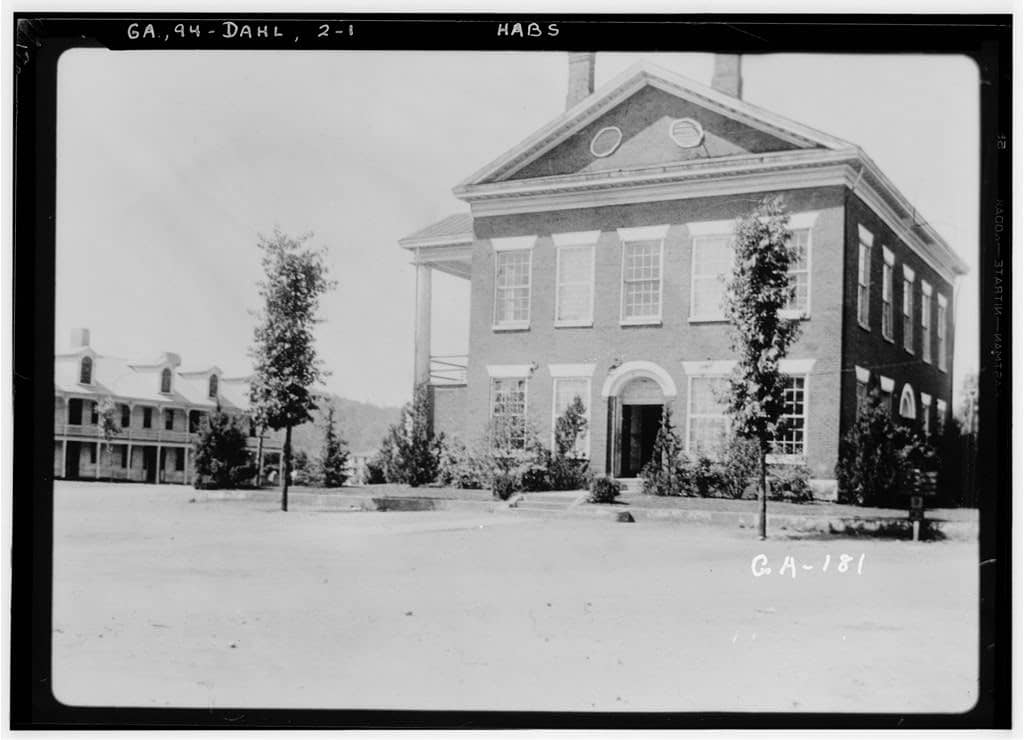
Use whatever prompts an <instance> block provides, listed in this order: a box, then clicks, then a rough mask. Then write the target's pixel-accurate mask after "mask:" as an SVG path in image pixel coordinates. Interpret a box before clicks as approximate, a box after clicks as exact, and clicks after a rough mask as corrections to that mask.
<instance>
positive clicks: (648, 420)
mask: <svg viewBox="0 0 1024 740" xmlns="http://www.w3.org/2000/svg"><path fill="white" fill-rule="evenodd" d="M663 408H664V406H661V405H657V406H655V405H642V406H640V405H637V406H634V405H631V404H623V405H622V445H621V447H622V460H621V461H620V463H619V469H620V470H621V471H622V472H621V473H620V475H621V476H622V477H623V478H636V477H637V476H639V475H640V471H641V470H643V468H644V466H645V465H646V464H647V463H648V462H649V461H650V459H651V455H652V454H653V453H654V440H655V438H656V437H657V436H658V427H659V426H660V425H661V413H662V409H663Z"/></svg>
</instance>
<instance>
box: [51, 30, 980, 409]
mask: <svg viewBox="0 0 1024 740" xmlns="http://www.w3.org/2000/svg"><path fill="white" fill-rule="evenodd" d="M640 59H649V60H650V61H653V62H655V63H657V64H660V65H662V66H664V67H667V68H670V69H673V70H675V71H677V72H679V73H681V74H684V75H687V76H689V77H691V78H693V79H695V80H697V81H698V82H702V83H705V84H707V83H708V82H709V81H710V77H711V64H712V57H711V56H710V55H707V54H647V55H639V54H611V53H600V54H598V57H597V84H598V85H600V84H602V83H604V82H606V81H608V80H609V79H611V78H612V77H614V76H615V75H617V74H618V73H619V72H621V71H623V70H624V69H626V68H627V67H629V66H630V65H631V64H633V63H635V62H637V61H639V60H640ZM743 65H744V67H743V73H744V87H743V94H744V98H746V99H747V100H749V101H750V102H752V103H755V104H757V105H760V106H762V107H765V108H768V109H770V110H773V111H775V112H777V113H780V114H782V115H785V116H788V117H790V118H793V119H795V120H797V121H800V122H802V123H805V124H807V125H809V126H812V127H815V128H818V129H820V130H822V131H825V132H827V133H830V134H833V135H835V136H838V137H840V138H843V139H846V140H849V141H852V142H853V143H855V144H858V145H859V146H861V147H862V148H863V149H864V150H865V151H866V152H867V153H868V155H869V156H871V157H872V158H873V159H874V160H875V162H877V163H878V165H879V166H880V167H881V168H882V169H883V170H884V171H885V172H886V174H887V175H888V176H889V177H890V179H892V181H893V182H894V183H895V184H896V185H897V187H899V188H900V189H901V190H902V191H903V193H904V194H905V195H906V196H907V197H908V198H909V199H910V200H911V202H913V203H914V204H915V205H916V206H917V208H918V209H919V211H920V212H921V214H922V215H923V216H924V217H925V218H926V219H928V220H929V221H930V222H931V223H932V225H933V226H935V228H936V229H937V230H938V231H939V232H940V233H941V234H943V236H945V237H946V239H947V240H948V241H949V242H950V243H951V244H952V245H953V247H954V249H956V250H957V252H958V253H959V254H960V255H961V256H962V257H963V258H964V259H965V260H966V262H967V263H968V264H969V265H970V266H971V271H972V272H971V274H970V275H968V276H967V278H965V279H963V280H962V281H961V284H960V289H959V296H958V298H957V306H956V317H957V336H956V360H955V368H954V369H955V372H954V383H955V387H956V388H959V385H960V379H961V378H962V376H963V374H964V373H965V372H969V371H973V370H975V369H976V367H977V352H978V350H977V347H978V332H977V315H978V314H977V295H978V292H977V246H978V245H977V231H978V172H977V168H978V94H977V87H978V75H977V70H976V68H975V66H974V64H973V63H972V62H970V61H969V60H967V59H966V58H963V57H954V56H927V57H926V56H870V55H864V56H846V55H835V56H832V55H796V54H780V55H766V56H745V57H744V61H743ZM566 73H567V61H566V55H565V54H564V53H530V54H527V53H467V52H451V53H437V52H290V53H284V52H251V53H250V52H191V51H190V52H183V53H182V52H178V53H174V52H109V51H103V50H91V49H89V50H86V49H77V50H74V51H71V52H68V53H65V54H64V55H63V56H62V57H61V60H60V71H59V87H58V96H59V97H58V166H57V181H58V186H57V276H56V277H57V286H56V287H57V306H56V327H55V330H56V341H57V349H58V351H61V350H63V349H66V348H67V346H68V335H69V333H70V330H71V329H72V328H73V327H77V326H86V327H89V328H90V329H91V330H92V344H93V346H94V347H95V348H96V349H97V350H98V351H99V352H101V353H106V354H114V355H119V356H124V357H129V358H146V357H153V356H156V355H158V354H159V353H160V352H162V351H165V350H167V351H173V352H177V353H179V354H180V355H181V356H182V360H183V367H185V368H199V367H206V366H209V365H211V364H217V365H219V366H220V367H221V368H222V369H223V370H224V371H225V372H226V373H229V374H236V373H238V374H241V373H246V372H249V370H250V363H249V360H248V357H247V354H246V350H247V347H248V345H249V343H250V340H251V337H252V326H253V319H252V317H251V315H250V313H249V311H250V310H251V309H255V308H256V307H257V306H258V300H257V295H256V290H255V282H256V280H258V279H259V277H260V274H259V252H258V250H257V249H256V236H257V234H258V233H266V234H269V233H270V232H271V231H272V229H273V228H274V227H275V226H279V227H280V228H281V229H283V230H285V231H287V232H291V233H294V234H298V233H302V232H307V231H312V232H314V233H315V237H314V243H315V244H317V245H320V244H323V245H326V246H327V247H328V248H329V254H330V263H331V268H332V270H333V274H334V276H335V278H336V279H337V280H338V283H339V285H338V288H337V290H336V291H335V292H334V293H333V294H331V295H330V296H328V297H327V298H326V299H325V301H324V303H323V310H322V315H323V317H324V319H325V321H324V323H323V324H322V326H321V327H320V331H319V348H320V351H321V353H322V355H323V357H324V360H325V361H326V364H327V365H328V367H330V368H331V370H332V372H333V375H332V377H331V379H330V381H329V383H328V385H329V387H330V388H331V389H332V390H333V391H335V392H336V393H338V394H340V395H342V396H345V397H348V398H352V399H356V400H365V401H371V402H375V403H387V404H398V403H402V402H404V401H405V400H407V399H408V397H409V395H410V390H411V384H412V338H413V333H412V332H413V306H414V285H415V283H414V273H413V269H412V268H411V266H410V265H409V259H408V254H407V253H406V252H405V251H404V250H401V249H399V247H398V245H397V242H398V240H399V239H400V238H401V237H403V236H405V235H407V234H409V233H411V232H413V231H416V230H417V229H419V228H421V227H423V226H425V225H427V224H429V223H430V222H432V221H434V220H437V219H439V218H441V217H443V216H445V215H447V214H449V213H454V212H458V211H467V210H468V207H467V206H466V205H465V204H463V203H461V202H460V201H458V200H457V199H455V197H454V196H452V194H451V188H452V186H454V185H455V184H456V183H457V182H459V181H460V180H462V179H463V178H464V177H465V176H467V175H468V174H470V173H471V172H473V171H475V170H477V169H478V168H479V167H481V166H482V165H484V164H485V163H487V162H488V161H490V160H491V159H493V158H495V157H496V156H497V155H499V154H501V153H502V152H504V151H505V150H506V149H508V148H510V147H511V146H513V145H514V144H516V143H518V142H519V141H520V140H522V139H523V138H525V137H526V136H527V135H529V134H530V133H532V132H533V131H534V130H535V129H537V128H538V127H540V126H541V125H543V124H544V123H546V122H547V121H548V120H550V119H551V118H553V117H555V116H557V115H558V114H559V113H560V112H561V111H562V109H563V106H564V99H565V87H566ZM468 295H469V294H468V283H466V282H465V281H461V280H458V279H456V278H451V277H448V276H445V275H441V274H438V275H436V276H435V278H434V332H433V333H434V345H433V351H434V353H435V354H449V353H459V352H465V351H466V348H467V340H468V324H467V321H466V312H467V311H468Z"/></svg>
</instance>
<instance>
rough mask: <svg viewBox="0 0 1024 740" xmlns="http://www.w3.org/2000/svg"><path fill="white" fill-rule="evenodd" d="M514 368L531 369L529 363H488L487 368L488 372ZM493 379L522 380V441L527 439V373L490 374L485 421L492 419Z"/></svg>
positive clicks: (528, 405)
mask: <svg viewBox="0 0 1024 740" xmlns="http://www.w3.org/2000/svg"><path fill="white" fill-rule="evenodd" d="M492 367H495V368H501V367H506V368H515V367H526V368H529V369H530V370H532V369H533V368H532V366H530V365H518V366H517V365H488V366H487V370H488V373H489V372H490V370H491V368H492ZM495 380H522V381H523V443H524V446H525V443H526V441H527V437H526V434H527V432H528V431H529V428H530V378H529V373H527V374H526V375H491V377H490V380H488V381H487V393H488V404H489V407H488V409H487V421H488V423H490V422H493V421H494V381H495Z"/></svg>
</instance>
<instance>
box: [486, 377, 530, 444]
mask: <svg viewBox="0 0 1024 740" xmlns="http://www.w3.org/2000/svg"><path fill="white" fill-rule="evenodd" d="M491 424H492V430H491V431H492V436H491V442H492V444H493V445H494V447H496V448H498V449H509V448H511V449H516V450H521V449H523V447H525V445H526V378H524V377H523V378H513V377H503V378H494V377H492V378H491Z"/></svg>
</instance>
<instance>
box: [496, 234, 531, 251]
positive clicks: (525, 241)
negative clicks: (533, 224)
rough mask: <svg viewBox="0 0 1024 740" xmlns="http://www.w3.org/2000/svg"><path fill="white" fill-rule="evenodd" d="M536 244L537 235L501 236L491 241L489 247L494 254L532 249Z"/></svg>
mask: <svg viewBox="0 0 1024 740" xmlns="http://www.w3.org/2000/svg"><path fill="white" fill-rule="evenodd" d="M536 244H537V235H536V234H531V235H530V236H501V237H494V238H493V239H491V247H492V248H493V249H494V251H495V252H516V251H518V250H520V249H533V248H534V246H535V245H536Z"/></svg>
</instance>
